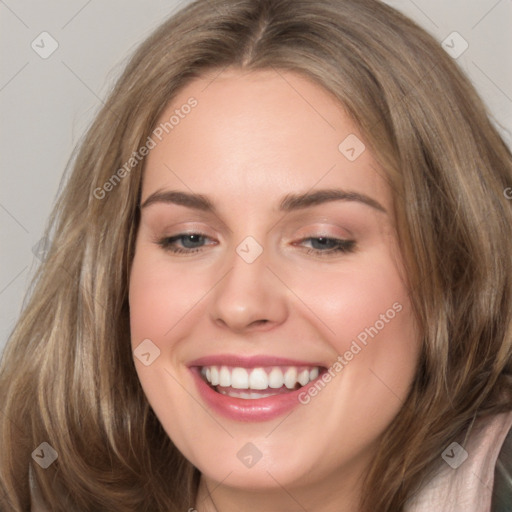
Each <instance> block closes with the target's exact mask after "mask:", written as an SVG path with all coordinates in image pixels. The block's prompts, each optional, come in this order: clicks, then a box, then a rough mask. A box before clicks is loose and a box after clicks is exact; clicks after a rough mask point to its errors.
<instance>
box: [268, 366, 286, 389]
mask: <svg viewBox="0 0 512 512" xmlns="http://www.w3.org/2000/svg"><path fill="white" fill-rule="evenodd" d="M283 386H284V377H283V372H282V371H281V370H280V369H279V368H272V371H271V372H270V373H269V374H268V387H269V388H273V389H278V388H282V387H283Z"/></svg>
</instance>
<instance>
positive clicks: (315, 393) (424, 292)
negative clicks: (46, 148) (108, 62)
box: [0, 0, 512, 512]
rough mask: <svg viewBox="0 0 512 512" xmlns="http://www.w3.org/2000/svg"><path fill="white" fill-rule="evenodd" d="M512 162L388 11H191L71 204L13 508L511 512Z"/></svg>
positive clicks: (80, 179) (6, 468)
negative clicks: (507, 480) (511, 197)
mask: <svg viewBox="0 0 512 512" xmlns="http://www.w3.org/2000/svg"><path fill="white" fill-rule="evenodd" d="M511 161H512V158H511V154H510V151H509V150H508V148H507V147H506V145H505V144H504V142H503V140H502V139H501V138H500V136H499V135H498V133H497V132H496V130H495V129H494V128H493V126H492V125H491V123H490V121H489V120H488V117H487V113H486V110H485V108H484V106H483V104H482V101H481V100H480V99H479V98H478V96H477V94H476V93H475V91H474V89H473V87H472V86H471V84H470V83H469V82H468V80H467V78H465V77H464V76H463V74H462V73H461V72H460V70H459V69H458V68H457V67H456V65H455V64H454V63H453V61H452V60H451V58H450V57H449V56H448V55H447V54H445V52H444V50H442V49H441V48H440V46H439V44H438V43H437V42H436V41H435V40H433V38H432V37H430V36H429V35H428V34H426V33H425V32H424V31H423V30H422V29H420V28H419V27H417V26H416V25H415V24H414V23H412V22H411V21H410V20H408V19H406V18H405V17H404V16H402V15H400V14H399V13H397V12H396V11H394V10H393V9H391V8H390V7H388V6H386V5H384V4H381V3H379V2H376V1H373V0H363V1H361V0H357V1H356V0H343V1H341V0H322V1H320V2H307V1H303V0H294V1H293V2H292V1H291V0H274V1H270V0H257V1H254V0H251V1H249V0H247V1H234V0H233V1H220V0H212V1H209V2H204V1H198V2H195V3H193V4H191V5H189V6H187V7H185V8H184V9H183V10H181V11H180V12H179V13H177V14H176V15H175V16H173V17H172V18H171V19H169V20H168V21H167V22H165V23H164V24H163V25H162V26H161V27H160V28H159V29H158V30H157V31H156V32H155V33H154V34H153V35H152V36H151V37H150V38H149V39H148V40H147V41H146V42H145V43H144V44H143V45H142V46H141V47H140V49H139V50H138V51H137V52H136V54H135V55H134V57H133V58H132V60H131V62H130V63H129V65H128V66H127V69H126V71H125V73H124V74H123V76H122V77H121V78H120V79H119V81H118V83H117V85H116V87H115V89H114V91H113V92H112V94H111V96H110V98H109V99H108V101H107V102H106V104H105V108H104V109H103V110H102V111H101V112H100V114H99V115H98V117H97V119H96V121H95V122H94V124H93V125H92V126H91V128H90V130H89V132H88V134H87V137H86V139H85V140H84V142H83V145H82V147H81V150H80V152H79V153H78V155H77V158H76V161H75V163H74V171H73V173H72V174H71V176H70V179H69V182H68V184H67V188H66V189H65V191H64V192H63V194H62V197H61V198H60V200H59V202H58V203H57V205H56V206H55V210H54V212H53V215H52V219H53V222H52V228H51V230H50V231H49V233H48V236H51V237H52V238H53V244H52V247H51V249H50V251H49V253H48V255H47V257H46V260H45V262H44V264H43V265H42V267H41V269H40V271H39V274H38V276H37V283H36V284H35V287H34V289H33V292H32V296H31V300H30V302H29V304H28V305H27V307H26V309H25V310H24V312H23V314H22V317H21V318H20V320H19V323H18V325H17V327H16V329H15V330H14V332H13V334H12V337H11V339H10V341H9V344H8V346H7V348H6V351H5V356H4V358H3V360H2V367H1V373H0V389H1V390H2V396H5V397H6V398H5V405H4V408H3V412H4V417H3V419H2V422H1V423H0V435H1V440H2V447H3V450H2V456H1V457H2V458H1V461H2V464H1V469H0V482H1V487H0V488H1V489H2V500H3V503H5V505H3V508H4V509H7V510H16V511H21V510H28V509H29V507H30V506H32V510H43V508H42V507H43V506H46V507H47V508H48V509H49V510H109V511H112V510H123V511H126V510H133V511H140V510H148V511H150V510H151V511H157V510H166V511H168V510H176V511H182V510H189V511H191V510H194V509H195V510H198V511H200V512H204V511H215V510H218V511H229V510H247V511H259V510H265V511H268V510H271V511H274V510H276V511H277V510H290V511H295V510H314V511H316V512H323V511H328V510H337V511H351V512H355V511H376V510H378V511H390V512H391V511H401V510H404V511H409V512H420V511H426V510H429V511H430V510H443V512H447V511H458V510H464V511H470V510H473V511H475V512H477V511H478V512H481V511H484V510H491V507H492V510H494V511H497V510H506V507H507V506H509V503H507V501H506V500H510V490H507V489H506V487H503V482H504V478H503V475H505V471H506V466H507V465H509V464H510V459H508V460H507V458H506V457H505V455H506V453H507V449H508V447H509V446H510V444H507V442H506V441H505V439H506V438H507V434H508V432H509V431H510V429H511V427H512V396H511V374H512V362H511V350H512V349H511V343H512V335H511V329H512V300H511V290H512V264H511V260H510V254H512V212H511V204H510V201H508V200H507V194H506V190H507V189H508V187H510V186H511V182H512V165H511ZM27 354H30V357H27ZM508 439H509V441H508V443H510V437H509V438H508ZM498 457H499V460H498ZM28 468H30V474H29V470H28ZM495 472H496V475H497V477H496V479H494V478H493V476H494V474H495ZM29 476H30V479H29ZM493 488H494V491H495V492H494V493H493ZM500 489H503V490H500ZM31 495H32V498H31V497H30V496H31ZM44 502H45V503H46V505H44ZM38 507H39V508H38Z"/></svg>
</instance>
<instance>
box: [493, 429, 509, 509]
mask: <svg viewBox="0 0 512 512" xmlns="http://www.w3.org/2000/svg"><path fill="white" fill-rule="evenodd" d="M510 510H512V427H511V428H510V429H509V431H508V434H507V436H506V438H505V441H503V444H502V446H501V448H500V452H499V454H498V458H497V460H496V467H495V470H494V485H493V492H492V506H491V512H507V511H510Z"/></svg>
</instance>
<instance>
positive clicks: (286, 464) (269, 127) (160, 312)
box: [129, 70, 419, 501]
mask: <svg viewBox="0 0 512 512" xmlns="http://www.w3.org/2000/svg"><path fill="white" fill-rule="evenodd" d="M214 76H215V75H212V76H211V77H208V78H201V79H198V80H196V81H194V82H193V83H192V84H190V85H188V86H187V87H186V88H184V89H183V90H182V91H181V92H180V94H179V95H178V96H177V97H176V98H175V99H174V100H173V102H172V104H171V105H169V106H168V108H167V109H166V110H165V112H164V114H163V115H162V116H161V118H160V120H159V122H158V123H157V124H160V123H165V122H167V125H166V127H165V128H162V127H161V128H160V130H159V131H155V132H154V134H158V135H152V140H153V142H154V144H156V146H155V147H153V146H154V144H153V143H150V144H149V146H151V147H152V149H151V150H150V152H149V155H148V157H147V161H146V168H145V171H144V179H143V186H142V200H141V204H142V208H141V222H140V228H139V231H138V234H137V241H136V250H135V257H134V261H133V267H132V269H131V278H130V290H129V295H130V314H131V343H132V349H133V350H134V361H135V365H136V369H137V373H138V376H139V379H140V382H141V385H142V387H143V389H144V392H145V394H146V396H147V398H148V400H149V402H150V404H151V406H152V408H153V410H154V412H155V413H156V415H157V416H158V418H159V420H160V422H161V423H162V425H163V427H164V429H165V430H166V432H167V433H168V434H169V436H170V438H171V439H172V441H173V442H174V443H175V445H176V446H177V447H178V449H179V450H180V451H181V452H182V453H183V454H184V455H185V457H187V459H189V460H190V461H191V462H192V463H193V464H194V465H195V466H196V467H197V468H199V470H200V471H201V473H202V474H203V478H205V479H206V480H207V481H210V482H212V486H210V489H211V488H212V487H215V483H219V482H222V484H221V487H220V488H222V489H224V490H226V489H238V491H240V490H241V489H246V490H249V489H252V490H257V489H265V490H266V493H267V492H268V493H270V492H272V489H275V490H277V491H279V492H281V493H283V490H282V487H284V488H285V489H287V490H288V491H289V492H290V493H292V494H293V493H295V494H294V495H296V496H299V495H300V493H302V495H303V500H304V501H307V500H309V499H310V498H311V496H313V494H314V492H311V493H309V494H307V493H306V489H310V490H313V489H314V488H315V486H316V488H317V489H319V487H318V486H321V485H324V484H325V483H326V482H341V481H344V482H348V481H349V480H350V478H354V477H355V476H357V475H358V474H359V472H360V471H362V469H363V468H364V467H366V465H367V463H368V461H369V460H370V458H371V456H372V454H373V453H374V452H375V448H376V444H377V443H378V441H379V436H381V434H382V433H383V431H384V430H385V429H386V427H387V426H388V425H389V424H390V422H391V421H392V419H393V418H394V417H395V416H396V414H397V413H398V412H399V410H400V408H401V407H402V405H403V403H404V400H405V398H406V395H407V393H408V390H409V388H410V384H411V382H412V379H413V377H414V374H415V369H416V362H417V359H418V354H419V342H418V335H417V329H416V325H415V323H414V321H413V314H412V310H411V304H410V301H409V297H408V289H407V284H406V280H405V278H404V272H403V267H402V262H401V259H400V255H399V250H398V242H397V238H396V235H395V231H394V218H393V214H392V195H391V191H390V189H389V188H388V185H387V182H386V180H385V179H384V173H383V171H382V170H381V168H380V167H379V166H378V164H377V163H376V161H375V160H374V158H373V157H372V154H371V153H370V151H369V149H364V146H363V144H364V139H363V137H362V135H361V134H360V132H359V131H358V130H357V128H356V126H355V124H354V123H353V122H352V121H351V120H350V119H349V118H348V117H347V115H346V114H345V113H344V111H343V110H342V108H341V106H340V105H339V103H337V102H336V101H335V100H334V99H333V98H332V97H331V96H330V95H329V94H328V93H326V92H325V91H324V89H322V88H321V87H320V86H318V85H316V84H314V83H312V82H310V81H308V80H307V79H305V78H302V77H301V76H298V75H296V74H293V73H291V72H283V71H279V73H277V72H274V71H258V72H251V73H242V72H240V71H234V70H228V71H224V72H223V73H222V74H220V75H219V76H217V77H216V78H214ZM186 105H188V107H187V106H186ZM171 116H174V117H173V118H171ZM170 119H171V121H169V120H170ZM166 131H167V132H168V133H167V134H166ZM160 138H161V140H160ZM320 191H322V192H320ZM160 242H162V243H160ZM174 251H179V252H174ZM317 374H318V376H317ZM207 378H208V379H209V380H210V381H211V384H208V383H207V382H206V379H207ZM215 385H216V386H215ZM299 386H302V387H300V389H296V388H298V387H299ZM249 388H251V389H249ZM338 488H339V489H341V487H340V486H338ZM330 489H331V490H332V489H333V487H331V488H330ZM219 492H220V491H219ZM219 495H220V494H219ZM265 495H266V496H268V495H269V494H265ZM311 499H312V498H311Z"/></svg>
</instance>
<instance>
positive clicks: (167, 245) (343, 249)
mask: <svg viewBox="0 0 512 512" xmlns="http://www.w3.org/2000/svg"><path fill="white" fill-rule="evenodd" d="M192 236H194V237H196V236H199V237H200V239H204V238H209V237H208V236H207V235H203V234H202V233H180V234H178V235H174V236H170V237H165V238H161V239H160V240H157V241H156V243H157V244H158V245H159V246H161V247H162V248H163V249H164V250H165V251H169V252H171V253H173V254H187V255H189V254H193V253H197V252H199V251H200V250H201V248H200V247H196V248H194V249H182V248H179V247H175V246H173V244H174V243H175V242H176V241H177V240H180V239H183V238H186V237H192ZM306 240H326V241H329V242H334V244H335V245H334V247H332V248H331V249H328V250H326V251H322V250H319V249H308V250H307V251H306V253H307V254H314V255H317V256H321V257H324V256H330V255H334V254H339V253H352V252H354V250H355V247H356V242H355V240H342V239H340V238H333V237H325V236H319V237H307V238H303V239H302V240H301V242H304V241H306Z"/></svg>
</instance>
